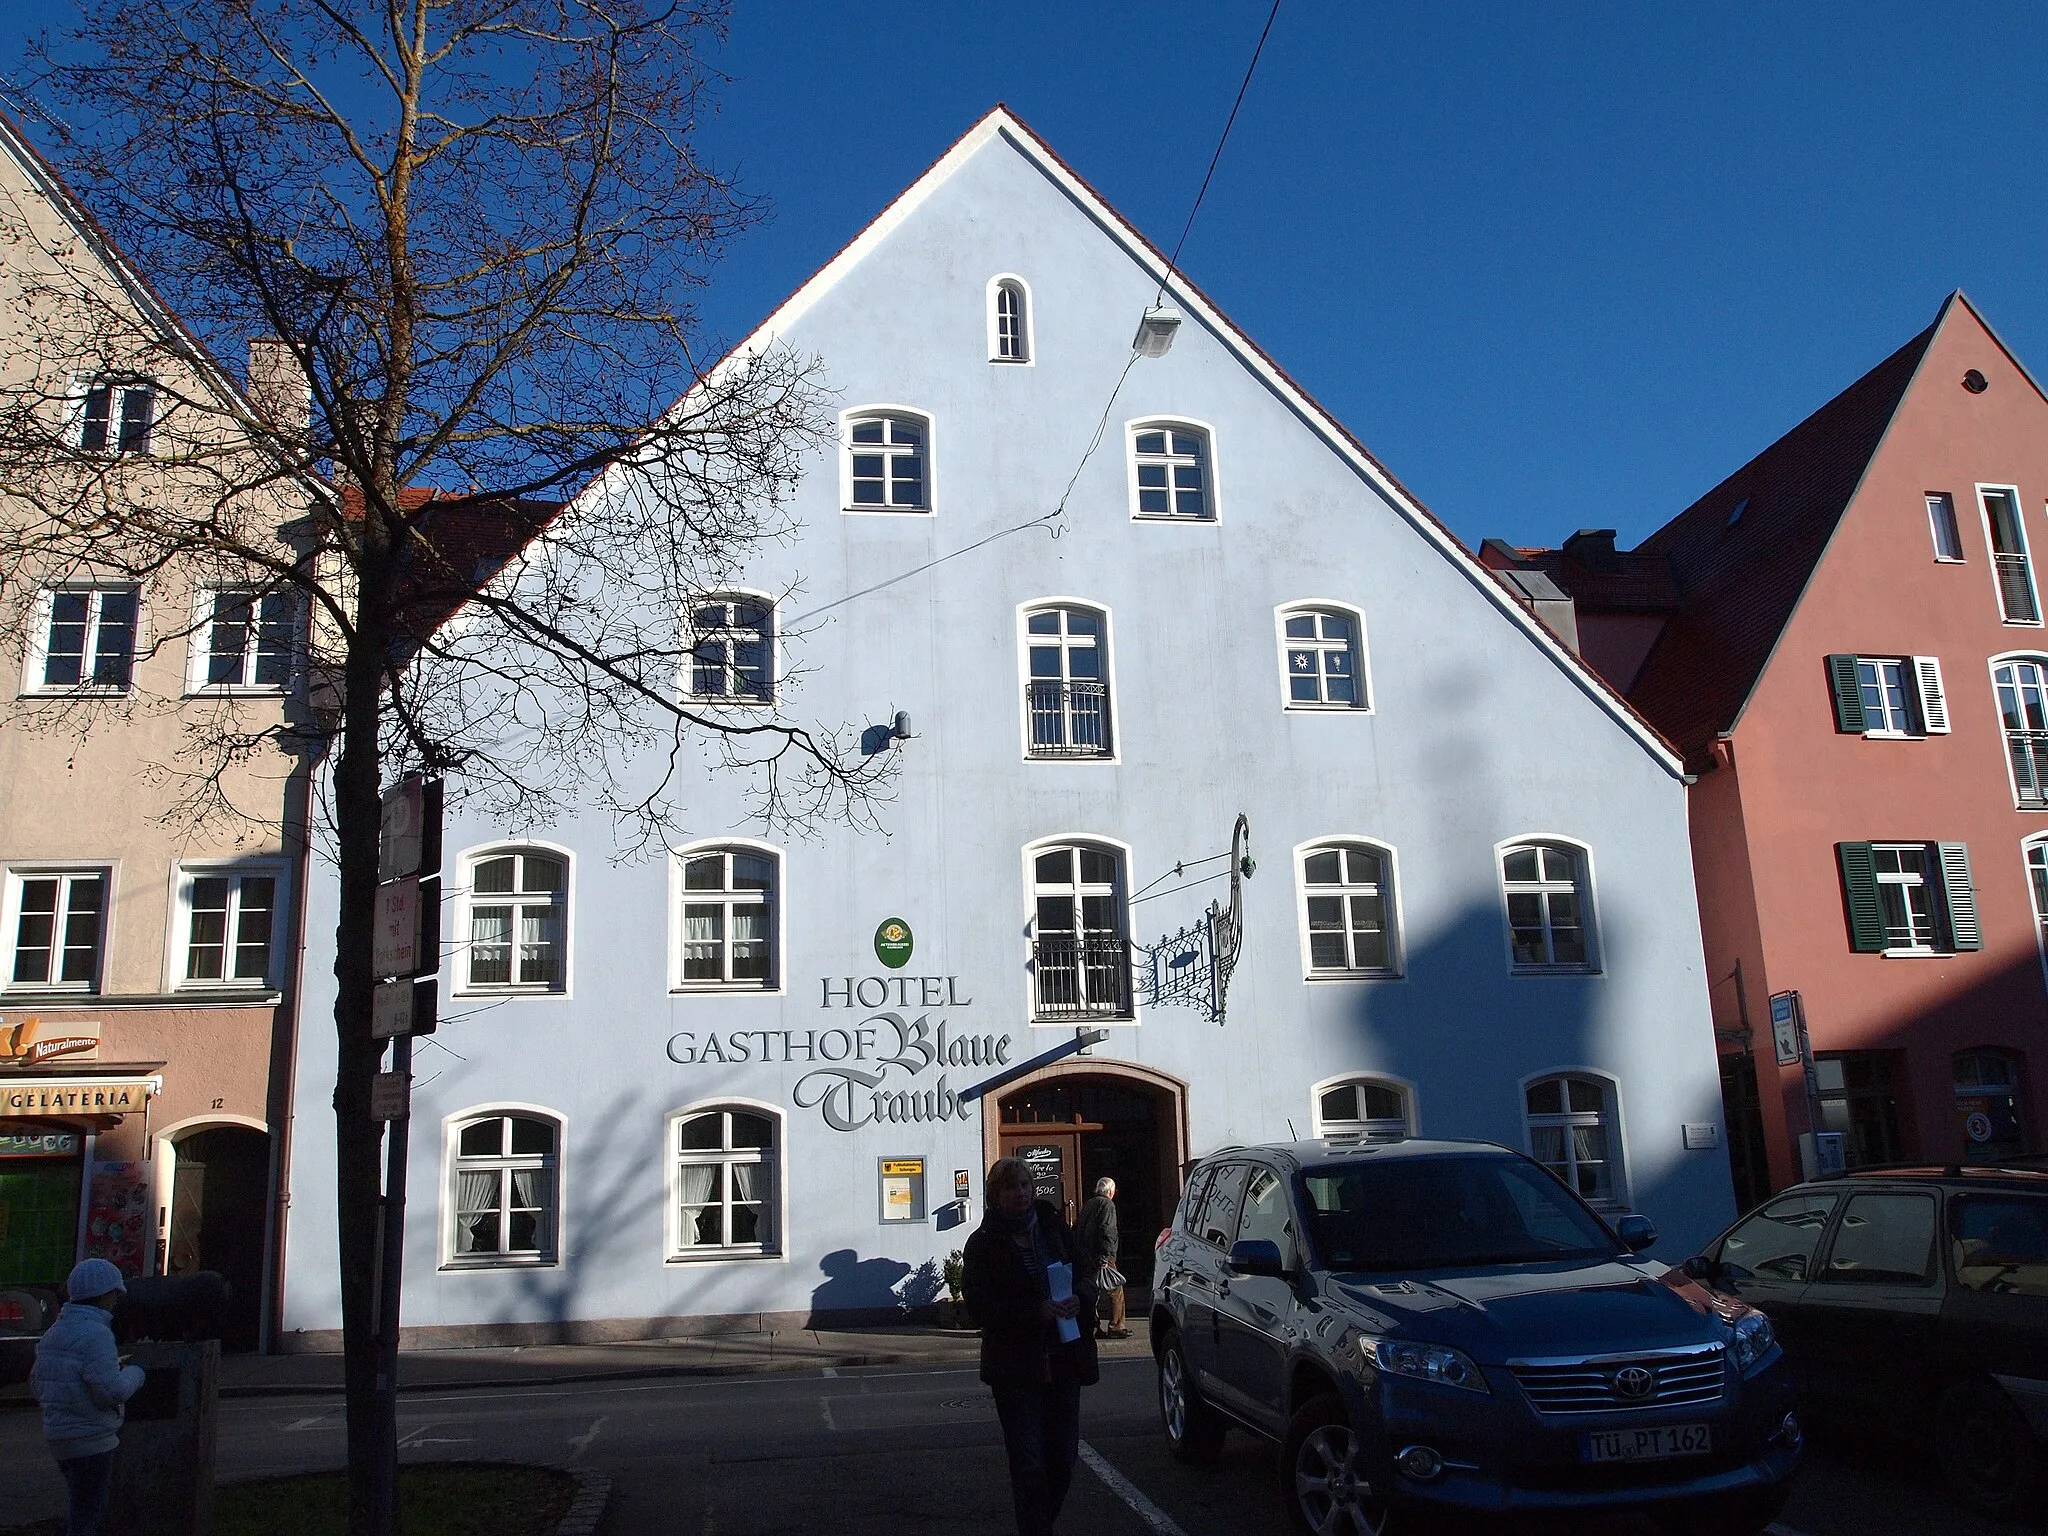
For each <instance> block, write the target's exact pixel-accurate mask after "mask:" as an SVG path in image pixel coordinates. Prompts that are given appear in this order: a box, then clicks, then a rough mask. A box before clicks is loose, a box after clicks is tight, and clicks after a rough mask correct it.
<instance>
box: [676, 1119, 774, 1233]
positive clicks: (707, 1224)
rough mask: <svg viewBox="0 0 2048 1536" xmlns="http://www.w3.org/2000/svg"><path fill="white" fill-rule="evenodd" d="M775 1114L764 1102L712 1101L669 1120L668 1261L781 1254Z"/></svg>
mask: <svg viewBox="0 0 2048 1536" xmlns="http://www.w3.org/2000/svg"><path fill="white" fill-rule="evenodd" d="M781 1120H782V1117H781V1115H780V1114H779V1113H778V1112H777V1111H775V1110H772V1109H769V1108H768V1107H767V1106H765V1105H759V1104H717V1105H709V1106H705V1107H702V1108H697V1109H688V1110H683V1111H680V1112H678V1113H677V1114H674V1115H671V1116H670V1117H669V1147H670V1150H671V1153H672V1157H673V1161H672V1163H671V1167H672V1169H673V1174H674V1187H673V1197H672V1201H671V1206H672V1210H673V1213H674V1222H675V1225H674V1227H673V1229H672V1233H671V1241H670V1252H669V1256H670V1257H671V1258H674V1259H727V1258H761V1257H772V1256H774V1255H776V1254H779V1253H780V1252H781V1251H782V1247H781V1234H780V1232H779V1231H778V1225H779V1224H778V1222H777V1195H776V1191H777V1190H778V1189H779V1188H780V1187H781V1184H782V1163H781V1157H782V1135H781Z"/></svg>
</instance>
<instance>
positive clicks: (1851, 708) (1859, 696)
mask: <svg viewBox="0 0 2048 1536" xmlns="http://www.w3.org/2000/svg"><path fill="white" fill-rule="evenodd" d="M1828 682H1829V683H1830V684H1832V685H1833V687H1834V691H1835V729H1836V730H1838V731H1846V732H1848V733H1849V734H1850V735H1852V736H1861V735H1862V734H1863V732H1864V729H1865V726H1864V720H1863V687H1862V685H1861V684H1860V683H1858V682H1857V681H1856V658H1855V657H1854V656H1830V657H1829V658H1828Z"/></svg>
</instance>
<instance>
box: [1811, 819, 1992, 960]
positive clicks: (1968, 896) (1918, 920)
mask: <svg viewBox="0 0 2048 1536" xmlns="http://www.w3.org/2000/svg"><path fill="white" fill-rule="evenodd" d="M1835 855H1836V858H1837V860H1838V861H1839V863H1840V866H1841V874H1842V892H1843V895H1844V897H1845V898H1846V901H1847V904H1848V915H1849V941H1850V942H1849V947H1850V948H1851V949H1852V950H1853V951H1855V952H1856V953H1858V954H1885V955H1926V954H1955V953H1959V952H1962V951H1966V950H1979V949H1982V948H1983V947H1984V931H1983V926H1982V924H1981V923H1980V921H1979V920H1978V916H1977V894H1976V889H1975V886H1974V883H1973V882H1972V880H1971V878H1970V850H1969V848H1968V846H1967V845H1966V844H1963V843H1837V844H1835Z"/></svg>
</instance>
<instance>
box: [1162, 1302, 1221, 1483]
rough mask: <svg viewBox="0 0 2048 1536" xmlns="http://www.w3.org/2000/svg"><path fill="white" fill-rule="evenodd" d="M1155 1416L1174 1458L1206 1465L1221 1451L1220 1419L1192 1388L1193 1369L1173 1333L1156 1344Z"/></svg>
mask: <svg viewBox="0 0 2048 1536" xmlns="http://www.w3.org/2000/svg"><path fill="white" fill-rule="evenodd" d="M1159 1420H1160V1422H1161V1423H1162V1424H1164V1425H1165V1426H1166V1441H1167V1444H1168V1445H1170V1446H1172V1447H1173V1455H1174V1459H1175V1460H1177V1461H1186V1462H1192V1463H1195V1464H1198V1465H1204V1466H1206V1465H1207V1464H1208V1463H1210V1462H1212V1461H1214V1460H1215V1459H1216V1458H1217V1457H1218V1456H1220V1455H1222V1454H1223V1420H1222V1419H1221V1418H1219V1417H1218V1416H1217V1413H1216V1410H1215V1409H1213V1408H1211V1407H1210V1406H1209V1405H1208V1404H1207V1403H1205V1402H1203V1401H1202V1394H1201V1393H1200V1392H1198V1391H1196V1390H1195V1373H1194V1371H1193V1369H1192V1368H1191V1367H1190V1366H1189V1365H1188V1357H1187V1355H1186V1353H1185V1352H1184V1351H1183V1350H1182V1349H1181V1347H1180V1335H1179V1334H1177V1333H1169V1334H1167V1336H1166V1338H1165V1340H1164V1341H1163V1342H1162V1343H1161V1344H1160V1346H1159Z"/></svg>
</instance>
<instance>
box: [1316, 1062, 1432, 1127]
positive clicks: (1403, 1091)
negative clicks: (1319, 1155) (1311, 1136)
mask: <svg viewBox="0 0 2048 1536" xmlns="http://www.w3.org/2000/svg"><path fill="white" fill-rule="evenodd" d="M1315 1128H1316V1134H1317V1135H1318V1136H1338V1137H1347V1138H1356V1139H1358V1140H1362V1141H1400V1140H1402V1139H1403V1138H1405V1137H1408V1136H1412V1135H1413V1134H1414V1133H1415V1114H1414V1110H1413V1107H1412V1106H1411V1103H1410V1101H1409V1097H1408V1090H1407V1088H1406V1087H1404V1086H1403V1085H1401V1084H1400V1083H1395V1082H1390V1081H1388V1080H1387V1079H1385V1078H1378V1077H1357V1078H1352V1079H1350V1080H1349V1081H1346V1082H1338V1083H1325V1084H1324V1085H1323V1086H1322V1087H1320V1088H1318V1089H1317V1090H1316V1092H1315Z"/></svg>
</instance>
